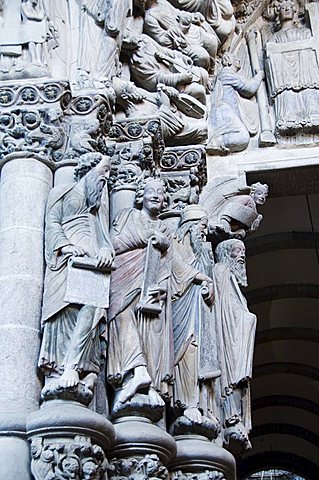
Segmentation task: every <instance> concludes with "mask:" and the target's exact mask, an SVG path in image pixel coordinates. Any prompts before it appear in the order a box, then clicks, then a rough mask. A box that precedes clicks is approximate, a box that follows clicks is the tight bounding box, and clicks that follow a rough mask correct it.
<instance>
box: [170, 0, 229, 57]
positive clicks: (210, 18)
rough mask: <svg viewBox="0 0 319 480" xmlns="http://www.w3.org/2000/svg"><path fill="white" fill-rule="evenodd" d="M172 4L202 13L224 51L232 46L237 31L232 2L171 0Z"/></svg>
mask: <svg viewBox="0 0 319 480" xmlns="http://www.w3.org/2000/svg"><path fill="white" fill-rule="evenodd" d="M170 2H171V3H172V4H173V5H175V6H177V7H180V8H182V9H184V10H188V11H190V12H200V13H201V14H202V15H203V16H204V18H205V19H206V21H207V22H208V23H209V25H211V27H212V28H213V29H214V30H215V32H216V34H217V36H218V38H219V41H220V43H221V44H222V45H224V50H227V46H229V45H230V43H231V40H232V36H233V33H234V30H235V25H236V21H235V17H234V15H233V13H234V12H233V6H232V4H231V2H230V0H226V1H225V0H170Z"/></svg>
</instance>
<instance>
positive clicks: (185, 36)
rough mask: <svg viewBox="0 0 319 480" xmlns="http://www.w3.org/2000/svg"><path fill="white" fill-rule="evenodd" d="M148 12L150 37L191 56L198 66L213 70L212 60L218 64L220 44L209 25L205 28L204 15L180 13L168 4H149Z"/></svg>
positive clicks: (150, 0) (153, 1)
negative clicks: (216, 60) (217, 56)
mask: <svg viewBox="0 0 319 480" xmlns="http://www.w3.org/2000/svg"><path fill="white" fill-rule="evenodd" d="M145 10H146V11H145V19H144V32H145V33H146V34H147V35H149V36H150V37H152V38H153V39H154V40H156V41H157V42H158V43H159V44H160V45H163V46H164V47H167V48H171V49H173V50H179V51H181V52H183V53H184V54H185V55H188V56H189V57H190V58H191V59H192V60H193V62H194V65H197V66H199V67H203V68H205V69H209V66H210V59H212V61H213V62H214V60H215V56H216V53H217V46H218V40H217V37H216V35H215V33H214V31H213V30H212V29H211V28H210V27H209V25H208V24H206V25H205V27H206V29H205V28H204V25H203V24H204V22H205V19H204V17H203V16H202V15H201V14H200V13H194V14H192V13H189V12H185V11H182V10H178V9H176V8H174V7H173V6H172V5H171V4H170V3H169V2H168V0H148V1H147V2H146V6H145ZM206 30H208V32H207V31H206Z"/></svg>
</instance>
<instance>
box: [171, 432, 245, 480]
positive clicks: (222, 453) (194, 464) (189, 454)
mask: <svg viewBox="0 0 319 480" xmlns="http://www.w3.org/2000/svg"><path fill="white" fill-rule="evenodd" d="M175 440H176V445H177V452H176V456H175V457H174V459H173V460H172V461H171V463H170V465H169V470H170V472H171V479H172V480H190V479H194V480H195V479H197V478H199V475H200V478H201V480H235V479H236V462H235V459H234V457H233V456H232V455H231V454H230V453H229V452H227V450H225V449H224V448H221V447H218V446H217V445H215V444H214V443H213V442H211V441H210V440H208V439H207V438H206V437H204V436H201V435H191V434H190V435H180V436H176V437H175Z"/></svg>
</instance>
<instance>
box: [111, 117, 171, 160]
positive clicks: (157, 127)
mask: <svg viewBox="0 0 319 480" xmlns="http://www.w3.org/2000/svg"><path fill="white" fill-rule="evenodd" d="M109 139H110V140H113V141H116V142H133V141H137V140H142V141H143V143H145V142H146V144H151V146H152V153H153V159H154V162H155V164H156V165H158V164H159V162H160V160H161V158H162V155H163V153H164V148H165V146H164V140H163V134H162V129H161V122H160V119H159V118H157V117H152V118H150V117H148V118H136V119H130V120H122V121H119V122H116V123H114V125H113V126H112V128H111V129H110V132H109ZM149 140H151V142H150V141H149Z"/></svg>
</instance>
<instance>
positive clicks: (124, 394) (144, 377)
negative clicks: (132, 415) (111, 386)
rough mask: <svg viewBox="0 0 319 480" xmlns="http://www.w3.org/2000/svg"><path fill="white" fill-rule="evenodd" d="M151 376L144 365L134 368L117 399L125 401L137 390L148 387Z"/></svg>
mask: <svg viewBox="0 0 319 480" xmlns="http://www.w3.org/2000/svg"><path fill="white" fill-rule="evenodd" d="M151 381H152V379H151V377H150V376H149V373H148V371H147V369H146V367H145V366H144V365H141V366H139V367H136V368H135V369H134V375H133V377H131V378H130V379H129V380H128V381H127V383H126V384H125V385H124V386H123V388H122V391H121V392H120V394H119V396H118V401H119V402H121V403H125V402H127V401H128V400H130V399H131V398H132V397H133V396H134V395H135V394H136V393H137V392H138V391H139V390H141V389H143V388H148V387H149V386H150V385H151Z"/></svg>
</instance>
